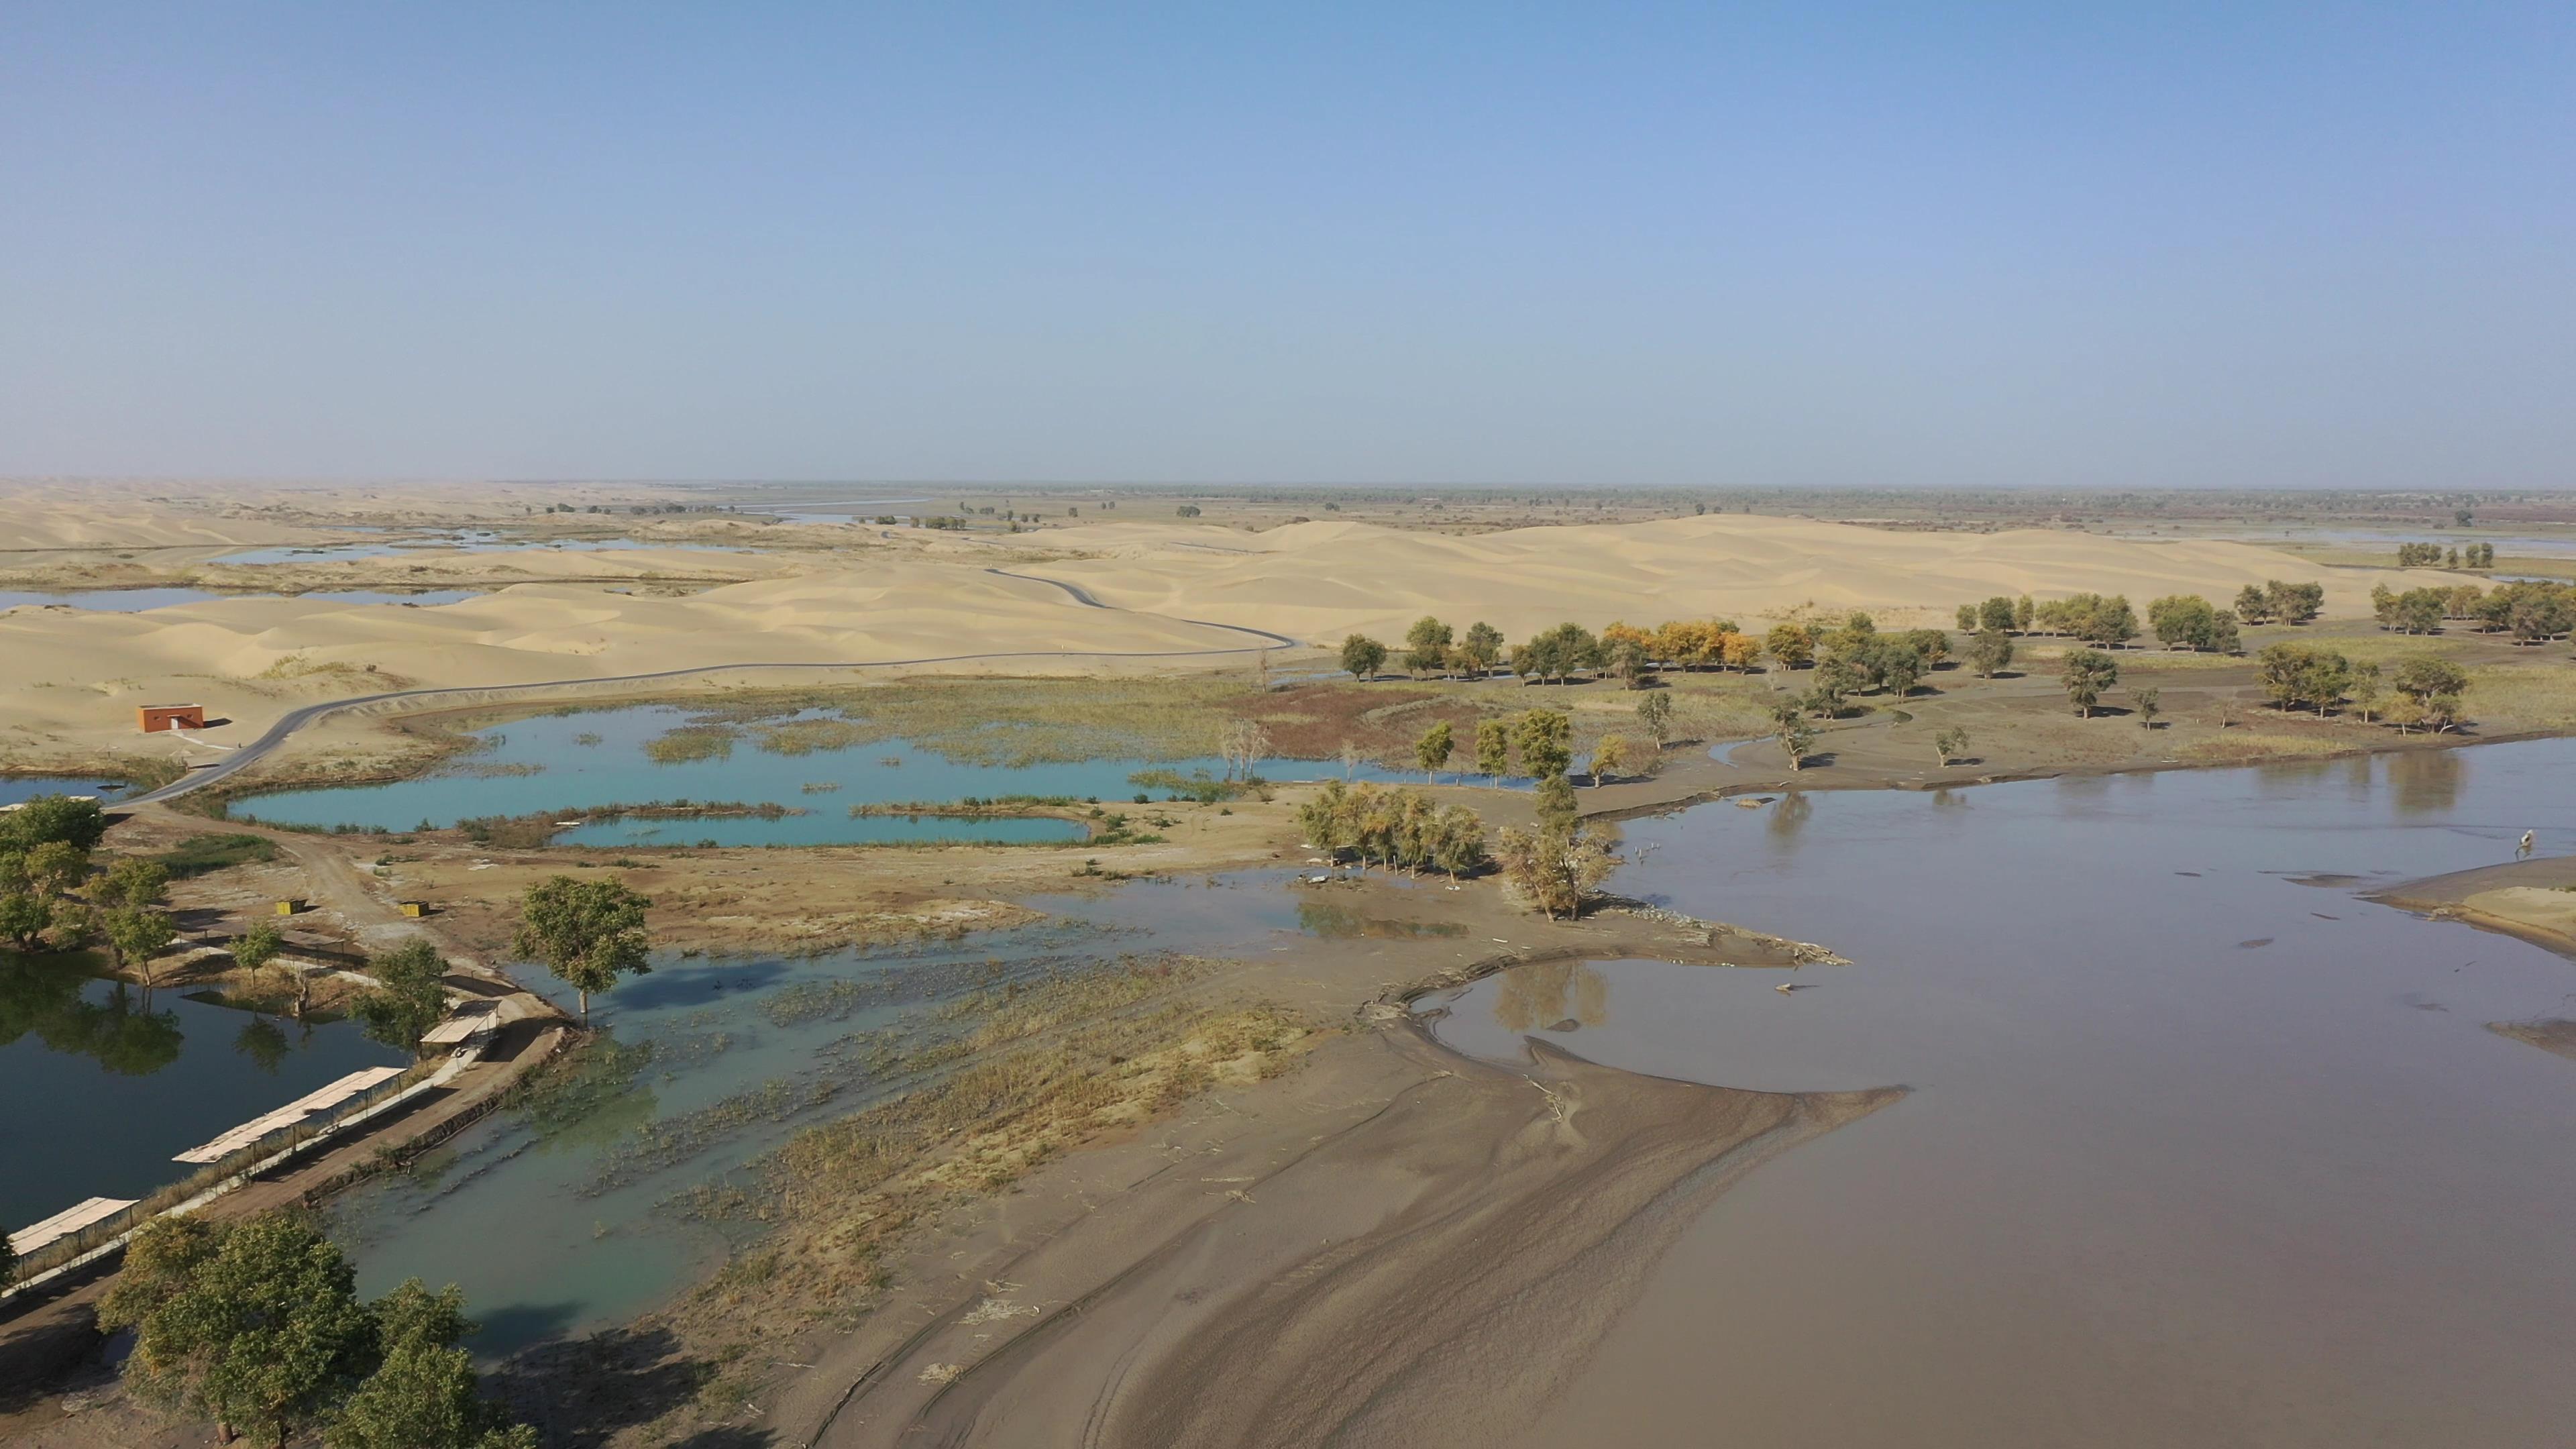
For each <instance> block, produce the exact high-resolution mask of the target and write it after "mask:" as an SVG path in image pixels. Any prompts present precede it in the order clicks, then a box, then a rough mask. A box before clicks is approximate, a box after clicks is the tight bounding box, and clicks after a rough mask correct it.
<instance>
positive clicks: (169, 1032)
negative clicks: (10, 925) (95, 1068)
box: [0, 956, 184, 1077]
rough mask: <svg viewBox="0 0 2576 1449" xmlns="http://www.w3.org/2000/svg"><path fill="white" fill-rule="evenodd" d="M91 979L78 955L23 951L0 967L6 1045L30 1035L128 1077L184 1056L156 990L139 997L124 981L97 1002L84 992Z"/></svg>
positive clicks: (1, 1039) (1, 1031)
mask: <svg viewBox="0 0 2576 1449" xmlns="http://www.w3.org/2000/svg"><path fill="white" fill-rule="evenodd" d="M89 981H90V973H89V971H88V969H87V967H86V966H85V965H84V964H83V963H82V962H81V961H80V960H79V959H78V958H58V959H50V960H45V959H37V958H32V957H24V956H21V957H16V958H13V959H11V960H9V961H8V962H7V963H6V965H5V966H0V1046H7V1045H8V1044H9V1043H11V1042H13V1041H16V1040H17V1039H18V1038H19V1037H21V1036H25V1035H27V1034H29V1033H31V1032H32V1033H34V1035H35V1037H36V1039H37V1040H38V1041H40V1042H43V1043H44V1044H45V1045H46V1046H47V1047H48V1048H50V1049H52V1050H54V1051H57V1052H61V1053H63V1054H64V1055H65V1056H82V1057H88V1058H90V1059H92V1060H93V1061H96V1062H97V1063H98V1064H99V1065H100V1066H102V1067H105V1068H106V1069H107V1070H109V1071H111V1072H115V1073H117V1074H119V1075H120V1076H129V1077H148V1076H150V1075H151V1074H153V1073H154V1072H157V1071H159V1070H161V1069H162V1068H163V1067H166V1066H168V1065H170V1064H171V1063H172V1062H175V1061H177V1060H178V1059H179V1050H180V1047H181V1045H182V1043H183V1041H184V1038H183V1036H182V1034H181V1032H180V1030H179V1014H178V1013H177V1012H174V1011H154V1010H153V1009H152V997H151V993H149V992H145V993H143V994H142V995H140V996H139V997H138V996H137V995H136V994H135V993H133V992H132V991H130V990H129V989H127V987H126V985H125V983H124V982H121V981H120V982H117V983H115V984H114V985H113V986H111V987H110V988H109V989H108V993H107V1000H105V1001H91V1000H89V999H87V998H86V996H84V995H83V991H82V988H84V987H85V986H87V985H88V984H89Z"/></svg>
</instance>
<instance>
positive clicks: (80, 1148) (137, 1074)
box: [0, 952, 404, 1229]
mask: <svg viewBox="0 0 2576 1449" xmlns="http://www.w3.org/2000/svg"><path fill="white" fill-rule="evenodd" d="M403 1060H404V1057H403V1055H402V1054H401V1053H399V1052H395V1051H392V1050H390V1049H388V1048H385V1047H381V1046H378V1045H376V1044H375V1043H373V1042H370V1041H368V1040H367V1039H366V1038H365V1037H363V1036H361V1035H359V1033H358V1029H357V1026H356V1024H355V1023H352V1022H345V1021H344V1022H332V1023H327V1024H319V1025H306V1024H302V1023H298V1022H296V1021H294V1020H292V1019H291V1018H285V1017H273V1016H255V1015H253V1014H251V1013H249V1012H246V1011H238V1010H234V1009H232V1008H229V1007H224V1006H219V1005H212V1004H209V1003H206V1002H202V1001H196V1000H192V999H190V998H188V997H186V996H183V995H181V994H180V993H179V992H177V991H174V990H170V989H168V988H163V989H162V990H159V991H154V992H150V993H146V992H144V991H142V990H141V989H139V988H137V987H133V986H127V985H124V984H121V983H118V982H112V981H106V980H101V979H99V978H98V977H95V976H92V975H91V974H90V971H89V965H88V962H87V959H86V958H84V957H79V956H25V957H22V956H16V955H12V954H8V953H5V952H0V1103H6V1104H7V1105H8V1110H7V1111H6V1112H5V1113H4V1114H0V1161H5V1162H6V1163H7V1164H8V1170H7V1171H5V1172H0V1224H5V1225H6V1226H8V1227H10V1228H12V1229H15V1228H22V1227H25V1226H26V1225H27V1224H29V1223H32V1222H35V1221H37V1220H39V1219H41V1218H45V1217H49V1216H51V1215H52V1214H54V1213H57V1212H60V1211H61V1210H62V1209H64V1208H67V1207H70V1206H71V1205H72V1204H74V1203H76V1202H79V1201H80V1200H81V1199H83V1198H86V1197H127V1198H139V1197H143V1196H145V1195H146V1194H148V1193H150V1192H152V1191H153V1190H155V1189H156V1188H159V1187H162V1186H164V1185H166V1184H168V1183H171V1182H175V1181H177V1180H178V1179H180V1178H183V1177H185V1176H187V1175H188V1174H189V1173H191V1172H194V1171H196V1170H197V1169H196V1168H195V1167H194V1166H192V1165H190V1164H188V1163H182V1162H173V1161H171V1160H170V1159H171V1154H173V1153H177V1152H185V1151H187V1150H188V1149H189V1148H191V1147H195V1146H198V1145H200V1144H202V1143H205V1142H208V1141H211V1140H213V1139H214V1138H215V1137H217V1136H220V1135H221V1134H222V1133H224V1132H225V1131H226V1130H228V1129H230V1128H233V1127H237V1126H240V1125H241V1124H242V1123H244V1122H247V1121H249V1120H251V1119H252V1118H254V1117H257V1116H259V1115H261V1114H262V1113H265V1112H268V1111H271V1110H274V1109H275V1108H278V1107H283V1106H285V1105H286V1104H287V1103H289V1102H292V1101H294V1100H295V1099H296V1098H298V1097H301V1096H303V1095H305V1094H306V1093H308V1092H311V1091H314V1090H315V1089H317V1088H320V1087H323V1086H326V1085H328V1084H329V1083H331V1082H332V1081H334V1080H337V1079H338V1078H340V1077H344V1076H347V1075H348V1074H349V1073H351V1072H354V1071H357V1070H359V1069H360V1068H363V1067H372V1066H392V1065H399V1064H400V1063H401V1062H402V1061H403Z"/></svg>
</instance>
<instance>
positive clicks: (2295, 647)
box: [2256, 643, 2352, 719]
mask: <svg viewBox="0 0 2576 1449" xmlns="http://www.w3.org/2000/svg"><path fill="white" fill-rule="evenodd" d="M2256 660H2257V664H2258V671H2259V674H2258V677H2259V679H2260V681H2261V683H2262V686H2263V693H2264V694H2265V695H2266V696H2267V697H2269V698H2270V699H2271V701H2272V702H2273V703H2274V704H2277V705H2279V706H2280V707H2281V708H2283V709H2314V710H2315V711H2316V712H2317V716H2318V718H2320V719H2322V718H2324V717H2325V714H2326V712H2327V711H2328V710H2331V709H2333V708H2334V707H2335V706H2336V705H2338V704H2341V703H2342V702H2343V693H2344V691H2345V690H2346V689H2347V688H2349V687H2351V684H2352V663H2351V661H2349V660H2347V659H2345V658H2344V657H2343V656H2342V655H2341V654H2338V653H2336V652H2335V651H2333V650H2331V649H2319V648H2316V647H2314V646H2312V645H2307V644H2289V643H2282V644H2272V645H2267V646H2265V648H2264V650H2263V652H2262V653H2261V654H2259V655H2257V656H2256Z"/></svg>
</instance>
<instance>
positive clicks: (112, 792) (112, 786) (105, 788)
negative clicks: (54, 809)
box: [0, 775, 126, 805]
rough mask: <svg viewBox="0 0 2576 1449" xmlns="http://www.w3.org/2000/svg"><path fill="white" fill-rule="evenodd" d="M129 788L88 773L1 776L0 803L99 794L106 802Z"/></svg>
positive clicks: (117, 781)
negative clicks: (50, 796)
mask: <svg viewBox="0 0 2576 1449" xmlns="http://www.w3.org/2000/svg"><path fill="white" fill-rule="evenodd" d="M125 791H126V786H125V784H124V782H123V781H119V780H94V779H91V778H90V777H89V776H87V775H0V805H15V804H17V803H19V802H20V801H22V800H33V799H35V798H36V797H37V796H39V795H95V796H97V797H98V798H99V799H100V801H102V802H105V801H109V800H114V799H115V798H116V797H118V796H119V795H122V794H124V793H125Z"/></svg>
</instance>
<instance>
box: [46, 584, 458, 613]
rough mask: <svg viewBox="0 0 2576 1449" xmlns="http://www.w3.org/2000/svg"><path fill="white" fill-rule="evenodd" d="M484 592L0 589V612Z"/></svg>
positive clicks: (358, 600)
mask: <svg viewBox="0 0 2576 1449" xmlns="http://www.w3.org/2000/svg"><path fill="white" fill-rule="evenodd" d="M485 592H487V591H486V590H482V589H419V590H415V591H413V592H411V593H395V592H392V591H389V590H385V589H317V590H314V591H313V592H311V593H305V594H245V593H238V592H227V593H217V592H215V591H214V590H212V589H80V590H74V591H71V592H68V593H29V592H25V591H22V590H9V589H0V609H14V608H17V607H18V606H19V605H21V604H42V605H54V606H59V607H63V608H71V609H94V610H98V611H101V612H104V613H112V614H139V613H142V612H143V611H145V610H147V609H167V608H172V607H175V606H177V605H180V604H211V603H217V602H220V601H222V600H225V599H315V600H326V601H328V602H331V603H335V604H414V605H418V606H420V607H422V608H429V607H433V606H435V605H439V604H453V603H456V602H458V601H460V600H464V599H478V598H481V597H482V596H483V595H484V593H485Z"/></svg>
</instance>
